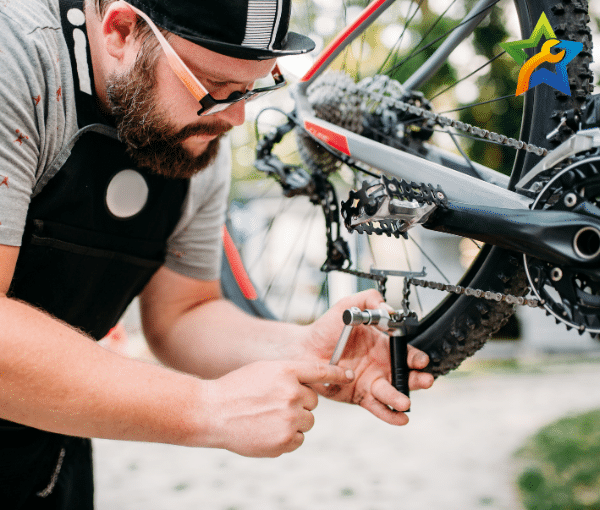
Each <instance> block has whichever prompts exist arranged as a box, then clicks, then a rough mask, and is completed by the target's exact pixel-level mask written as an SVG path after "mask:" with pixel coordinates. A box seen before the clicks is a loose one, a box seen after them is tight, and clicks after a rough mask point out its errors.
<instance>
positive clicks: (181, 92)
mask: <svg viewBox="0 0 600 510" xmlns="http://www.w3.org/2000/svg"><path fill="white" fill-rule="evenodd" d="M170 42H172V43H173V45H174V48H175V49H176V51H177V53H178V54H179V55H180V57H181V58H182V59H183V60H184V61H186V64H188V65H190V64H192V65H193V64H194V63H196V62H197V63H198V64H196V65H195V67H193V68H192V69H193V70H194V71H195V72H197V73H198V74H197V76H198V78H199V79H200V80H201V81H202V82H203V84H205V86H206V87H207V88H208V89H209V91H210V92H211V93H212V92H213V91H214V90H216V92H215V97H217V98H220V97H219V94H221V95H222V94H226V95H228V94H229V93H231V91H232V90H245V89H246V88H247V87H248V88H249V87H251V85H252V82H253V81H254V79H256V78H258V77H260V76H263V75H264V74H266V73H267V72H268V71H270V69H271V68H272V66H273V65H274V61H267V62H260V63H256V62H251V61H241V60H237V59H232V58H230V57H223V56H222V55H218V54H216V53H214V52H211V51H209V50H206V49H204V48H200V47H198V46H196V45H194V44H192V43H190V42H189V41H185V40H184V39H181V38H179V37H176V36H173V38H172V39H171V40H170ZM155 51H157V52H158V53H155V52H149V51H147V50H141V51H140V53H139V55H138V57H137V59H136V60H135V63H134V64H133V66H132V67H131V68H130V69H129V70H127V71H124V72H121V73H116V72H115V73H113V74H111V75H110V76H109V77H108V79H107V82H106V85H107V88H106V92H107V101H108V106H109V108H110V110H111V113H112V115H113V117H114V119H115V121H116V123H117V129H118V131H119V136H120V137H121V139H122V140H123V141H124V142H125V143H126V144H127V146H128V151H129V153H130V154H131V156H132V157H133V159H134V160H135V161H136V163H137V164H138V165H139V166H141V167H147V168H150V169H151V170H152V171H154V172H155V173H158V174H161V175H164V176H167V177H172V178H189V177H191V176H193V175H194V174H196V173H197V172H199V171H200V170H202V169H203V168H205V167H206V166H208V165H209V164H210V163H211V162H212V161H213V160H214V158H215V156H216V154H217V152H218V148H219V141H220V139H221V137H222V136H223V135H224V134H225V133H226V132H227V131H229V130H230V129H232V127H233V126H234V125H239V124H241V123H243V121H244V104H243V101H242V102H240V103H238V104H236V105H233V106H231V107H230V108H228V109H227V110H224V111H223V112H220V113H218V114H215V115H208V116H203V117H198V116H197V115H196V112H197V110H198V109H199V105H198V103H197V102H196V101H195V99H194V98H193V97H192V96H191V94H190V92H189V91H188V90H187V89H186V88H185V87H184V86H183V84H182V83H181V81H180V80H179V79H178V78H177V77H176V76H175V75H174V73H173V71H172V70H171V69H170V68H169V66H168V64H167V63H166V58H165V57H164V54H163V53H162V52H161V50H160V48H158V49H157V50H155ZM240 75H241V76H243V77H244V78H243V80H244V81H242V80H240V79H239V77H240ZM215 77H218V79H214V78H215ZM211 88H212V89H213V90H211ZM225 97H226V96H225Z"/></svg>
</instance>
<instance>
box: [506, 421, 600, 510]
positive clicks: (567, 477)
mask: <svg viewBox="0 0 600 510" xmlns="http://www.w3.org/2000/svg"><path fill="white" fill-rule="evenodd" d="M515 456H516V457H517V459H519V461H520V462H521V463H522V464H523V466H524V467H523V468H522V470H521V473H520V474H519V476H518V478H517V486H518V488H519V491H520V494H521V496H522V500H523V503H524V505H525V508H527V509H528V510H597V509H598V508H600V409H599V410H593V411H590V412H587V413H585V414H582V415H579V416H573V417H568V418H563V419H560V420H558V421H556V422H555V423H552V424H550V425H548V426H546V427H544V428H543V429H541V430H540V431H538V432H537V433H536V434H535V435H534V436H532V437H531V438H529V439H528V440H527V442H526V444H525V445H524V446H523V447H522V448H521V449H520V450H518V451H517V452H516V454H515Z"/></svg>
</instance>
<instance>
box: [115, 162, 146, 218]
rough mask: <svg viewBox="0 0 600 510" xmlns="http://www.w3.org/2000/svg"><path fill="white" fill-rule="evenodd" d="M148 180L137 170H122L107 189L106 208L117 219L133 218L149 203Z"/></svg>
mask: <svg viewBox="0 0 600 510" xmlns="http://www.w3.org/2000/svg"><path fill="white" fill-rule="evenodd" d="M148 191H149V190H148V184H147V183H146V179H144V177H143V176H142V174H140V173H139V172H136V171H135V170H121V171H120V172H119V173H118V174H116V175H115V176H114V177H113V178H112V179H111V180H110V183H109V184H108V188H106V207H108V210H109V211H110V212H111V214H113V215H114V216H116V217H117V218H131V217H132V216H135V215H136V214H138V213H139V212H140V211H141V210H142V209H143V208H144V206H145V205H146V202H147V201H148Z"/></svg>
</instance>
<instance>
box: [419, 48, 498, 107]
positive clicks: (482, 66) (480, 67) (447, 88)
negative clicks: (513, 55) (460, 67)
mask: <svg viewBox="0 0 600 510" xmlns="http://www.w3.org/2000/svg"><path fill="white" fill-rule="evenodd" d="M505 53H506V51H503V52H502V53H498V55H496V56H495V57H492V58H491V59H489V60H488V61H487V62H486V63H485V64H482V65H481V66H479V67H478V68H477V69H475V71H473V72H471V73H469V74H467V76H464V77H462V78H461V79H460V80H456V81H455V82H454V83H453V84H452V85H450V86H449V87H446V88H445V89H444V90H442V91H441V92H438V93H437V94H436V95H435V96H433V97H431V98H430V99H429V100H430V101H433V100H434V99H435V98H436V97H438V96H441V95H442V94H444V93H445V92H448V91H449V90H452V89H453V88H454V87H456V86H457V85H458V84H459V83H460V82H462V81H464V80H466V79H467V78H470V77H471V76H473V75H474V74H476V73H478V72H479V71H481V70H482V69H483V68H484V67H487V66H489V65H490V64H491V63H492V62H493V61H494V60H496V59H497V58H499V57H501V56H502V55H504V54H505Z"/></svg>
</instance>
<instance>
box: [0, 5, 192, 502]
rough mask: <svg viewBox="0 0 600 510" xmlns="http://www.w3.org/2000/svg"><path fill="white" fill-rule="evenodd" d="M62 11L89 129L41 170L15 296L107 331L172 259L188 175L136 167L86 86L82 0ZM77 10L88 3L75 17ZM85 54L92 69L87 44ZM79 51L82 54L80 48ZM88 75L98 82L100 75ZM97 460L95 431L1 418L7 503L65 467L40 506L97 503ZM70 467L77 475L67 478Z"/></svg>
mask: <svg viewBox="0 0 600 510" xmlns="http://www.w3.org/2000/svg"><path fill="white" fill-rule="evenodd" d="M60 10H61V21H62V26H63V33H64V37H65V40H66V42H67V46H68V47H69V52H70V57H71V67H72V71H73V77H74V81H75V90H76V104H77V119H78V126H79V128H80V129H79V131H78V134H77V135H76V137H75V138H74V140H73V142H74V143H73V144H72V150H71V151H70V154H69V152H68V149H67V151H66V154H65V157H66V156H67V155H68V157H66V161H65V163H64V164H62V166H60V168H59V170H60V171H57V172H56V173H55V175H52V173H51V174H47V175H44V176H42V179H41V181H40V182H41V183H42V184H43V187H42V189H41V191H40V190H39V189H36V190H35V191H34V193H35V194H34V196H33V198H32V200H31V204H30V207H29V210H28V214H27V223H26V228H25V234H24V237H23V244H22V247H21V250H20V253H19V258H18V260H17V265H16V269H15V274H14V278H13V280H12V283H11V287H10V296H11V297H14V298H18V299H21V300H23V301H26V302H28V303H31V304H32V305H35V306H36V307H39V308H42V309H44V310H46V311H47V312H49V313H50V314H52V315H53V316H55V317H57V318H59V319H61V320H63V321H65V322H67V323H68V324H70V325H71V326H74V327H77V328H80V329H81V330H82V331H84V332H85V333H87V334H89V335H90V336H92V337H93V338H94V339H96V340H98V339H100V338H102V337H104V336H105V335H106V334H107V333H108V331H109V330H110V329H111V328H112V327H113V326H114V325H115V324H116V323H117V321H118V320H119V318H120V317H121V315H122V314H123V312H124V311H125V309H126V308H127V306H128V305H129V304H130V302H131V301H132V299H133V298H134V297H135V296H136V295H137V294H139V292H140V291H141V290H142V289H143V288H144V286H145V285H146V283H147V282H148V280H149V279H150V278H151V277H152V275H153V274H154V273H155V272H156V271H157V270H158V268H159V267H160V266H161V265H162V264H163V263H164V260H165V255H166V251H165V250H166V242H167V239H168V237H169V236H170V235H171V233H172V232H173V230H174V228H175V226H176V224H177V222H178V221H179V219H180V216H181V212H182V207H183V202H184V200H185V197H186V195H187V190H188V185H189V182H188V181H187V180H176V179H167V178H165V177H162V176H158V175H154V174H152V173H151V172H150V171H148V170H146V169H139V168H136V166H135V163H134V162H133V161H132V160H131V158H130V157H129V156H128V155H127V154H126V151H125V145H124V144H123V143H121V142H120V141H119V140H118V138H117V135H116V130H115V129H114V127H112V126H110V125H109V123H108V122H107V121H106V120H105V119H104V118H103V117H102V115H101V114H100V112H99V111H98V108H97V107H96V99H95V97H94V96H93V95H92V94H90V93H89V92H85V91H83V90H82V89H85V88H86V87H84V86H82V84H81V83H80V81H81V80H80V75H79V73H80V72H81V70H82V69H85V66H84V67H83V68H82V67H81V62H80V63H79V71H78V68H77V66H78V63H77V56H76V52H75V49H74V48H75V40H76V39H74V37H73V34H74V32H75V31H77V30H79V31H81V32H83V33H84V34H85V32H84V30H85V26H84V25H79V26H78V25H73V24H72V23H71V21H70V20H78V19H81V14H82V11H83V1H82V0H60ZM70 10H75V11H77V10H78V11H81V12H75V14H77V16H73V12H71V13H70V14H71V15H70V16H69V15H68V14H69V11H70ZM79 35H80V34H79ZM78 40H79V42H78V44H81V37H78ZM86 41H87V36H86ZM86 53H87V63H88V67H89V70H90V71H91V56H90V54H89V45H87V44H86ZM77 55H78V56H79V58H80V59H81V58H82V51H81V48H79V51H78V53H77ZM89 78H90V82H89V83H91V84H93V83H94V82H93V76H92V75H91V74H90V77H89ZM88 90H89V88H88ZM38 184H40V183H38ZM128 186H129V187H128ZM38 188H39V186H38ZM131 196H133V197H136V199H135V200H130V197H131ZM48 341H51V339H48ZM69 445H70V446H69ZM63 450H65V453H64V454H61V452H62V451H63ZM75 452H79V453H77V454H76V453H75ZM61 456H62V461H59V460H58V459H59V458H60V457H61ZM86 459H87V460H86ZM90 463H91V457H90V452H89V440H81V439H80V438H68V437H65V436H61V435H58V434H50V433H47V432H42V431H39V430H36V429H33V428H30V427H24V426H21V425H17V424H14V423H11V422H7V421H4V420H0V506H1V507H3V508H7V509H8V508H10V509H11V510H12V509H13V508H19V507H21V506H22V505H23V504H24V505H25V506H26V507H29V505H30V504H31V501H36V504H38V503H40V502H41V499H42V498H41V497H40V496H38V495H37V493H38V492H40V491H41V493H43V489H44V488H47V487H48V484H49V482H50V481H51V479H52V478H53V474H54V472H55V470H56V468H57V466H58V467H60V470H59V471H60V473H59V476H58V478H57V480H56V483H55V489H53V490H52V491H50V494H47V495H46V496H45V499H44V501H46V502H48V504H49V505H50V502H51V501H52V500H53V499H54V500H56V503H53V504H54V505H55V506H52V505H50V506H42V507H41V508H91V506H90V505H91V504H92V503H91V492H89V493H87V492H86V495H84V496H82V495H80V494H79V495H78V494H77V490H85V489H77V490H75V489H74V488H75V487H77V488H82V487H83V488H85V487H90V488H91V487H92V479H91V464H90ZM59 464H60V465H59ZM74 465H75V466H78V467H77V468H74V467H73V466H74ZM85 466H87V467H85ZM68 473H71V475H72V476H75V478H74V479H73V480H71V481H69V480H66V479H65V477H67V476H69V474H68ZM77 477H82V478H81V479H78V478H77ZM61 487H62V489H61V491H60V493H58V492H56V491H59V488H61ZM46 492H47V491H46ZM65 494H67V496H68V497H67V496H66V495H65ZM69 494H70V495H69ZM73 494H75V496H73ZM82 498H83V499H86V501H85V502H84V501H83V500H82ZM61 500H62V501H61ZM25 502H27V503H25ZM7 504H8V506H7ZM36 508H37V506H36Z"/></svg>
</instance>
